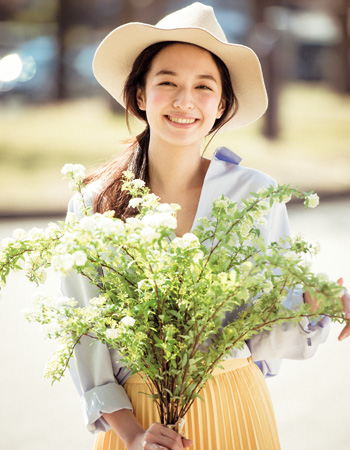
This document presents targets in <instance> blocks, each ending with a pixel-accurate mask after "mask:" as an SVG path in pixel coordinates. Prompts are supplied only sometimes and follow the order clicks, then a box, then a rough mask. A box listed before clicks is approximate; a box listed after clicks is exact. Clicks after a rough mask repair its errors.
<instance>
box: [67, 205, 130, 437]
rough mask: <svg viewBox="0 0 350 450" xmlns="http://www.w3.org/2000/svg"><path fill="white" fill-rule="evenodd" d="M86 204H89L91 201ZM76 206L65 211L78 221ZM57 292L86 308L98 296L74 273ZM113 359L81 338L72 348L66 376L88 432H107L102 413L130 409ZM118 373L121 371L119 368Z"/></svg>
mask: <svg viewBox="0 0 350 450" xmlns="http://www.w3.org/2000/svg"><path fill="white" fill-rule="evenodd" d="M88 201H90V202H91V199H88ZM78 205H80V201H79V199H78V198H76V197H75V198H73V199H72V200H71V202H70V204H69V208H68V212H70V213H73V214H76V215H77V217H78V218H79V217H80V214H79V212H78V210H77V208H78V207H79V206H78ZM61 293H62V295H64V296H66V297H69V298H74V299H75V300H76V301H77V302H78V304H79V306H82V307H83V306H86V305H88V304H89V301H90V299H91V298H93V297H96V296H97V295H99V292H98V290H97V288H96V287H94V286H92V285H91V284H90V283H89V281H88V280H87V279H86V278H84V277H83V276H82V275H79V274H78V273H77V272H75V271H73V272H71V273H70V274H69V275H67V276H66V277H65V278H63V279H62V280H61ZM115 356H116V355H115V352H112V351H111V350H110V349H109V348H108V347H107V346H106V345H105V344H102V343H101V342H100V341H97V340H95V339H93V338H91V337H88V336H83V337H82V339H81V340H80V342H79V343H78V344H77V345H76V347H75V349H74V357H73V358H72V359H71V361H70V373H71V376H72V379H73V382H74V384H75V386H76V388H77V390H78V393H79V394H80V398H81V406H82V412H83V417H84V422H85V424H86V426H87V429H88V430H89V431H90V432H92V433H96V432H99V431H107V430H109V429H110V427H109V425H108V424H107V422H106V421H105V420H104V418H103V417H102V415H103V413H111V412H114V411H118V410H120V409H129V410H132V405H131V402H130V400H129V398H128V396H127V394H126V392H125V390H124V388H123V386H122V385H121V384H119V383H118V382H117V379H116V376H115V373H114V368H115V366H116V361H112V357H115ZM119 370H120V371H121V372H123V369H122V368H121V367H120V368H119Z"/></svg>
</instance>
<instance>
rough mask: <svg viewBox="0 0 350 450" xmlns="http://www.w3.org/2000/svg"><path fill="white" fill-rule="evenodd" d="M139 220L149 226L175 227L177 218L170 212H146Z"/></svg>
mask: <svg viewBox="0 0 350 450" xmlns="http://www.w3.org/2000/svg"><path fill="white" fill-rule="evenodd" d="M141 222H142V223H143V224H144V225H146V226H151V227H155V228H157V227H167V228H171V229H175V228H176V227H177V220H176V218H175V217H174V216H173V215H172V214H171V213H155V214H146V215H145V216H144V217H143V218H142V219H141Z"/></svg>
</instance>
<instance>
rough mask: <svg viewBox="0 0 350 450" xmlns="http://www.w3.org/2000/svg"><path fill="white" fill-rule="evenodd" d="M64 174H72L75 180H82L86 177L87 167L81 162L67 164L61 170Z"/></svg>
mask: <svg viewBox="0 0 350 450" xmlns="http://www.w3.org/2000/svg"><path fill="white" fill-rule="evenodd" d="M61 173H62V175H64V176H67V175H70V176H71V177H72V178H73V179H74V180H77V181H78V180H82V179H83V178H84V177H85V167H84V166H83V165H81V164H65V165H64V166H63V167H62V170H61Z"/></svg>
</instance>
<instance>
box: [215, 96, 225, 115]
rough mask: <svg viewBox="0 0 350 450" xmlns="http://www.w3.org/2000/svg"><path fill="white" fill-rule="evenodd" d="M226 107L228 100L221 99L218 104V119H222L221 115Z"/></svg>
mask: <svg viewBox="0 0 350 450" xmlns="http://www.w3.org/2000/svg"><path fill="white" fill-rule="evenodd" d="M225 109H226V100H224V99H221V100H220V103H219V106H218V112H217V114H216V118H217V119H220V117H221V116H222V115H223V114H224V112H225Z"/></svg>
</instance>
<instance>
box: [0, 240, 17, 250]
mask: <svg viewBox="0 0 350 450" xmlns="http://www.w3.org/2000/svg"><path fill="white" fill-rule="evenodd" d="M13 242H15V240H14V239H13V238H4V239H3V240H2V241H1V247H2V248H4V249H5V248H7V247H9V246H10V245H11V244H12V243H13Z"/></svg>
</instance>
